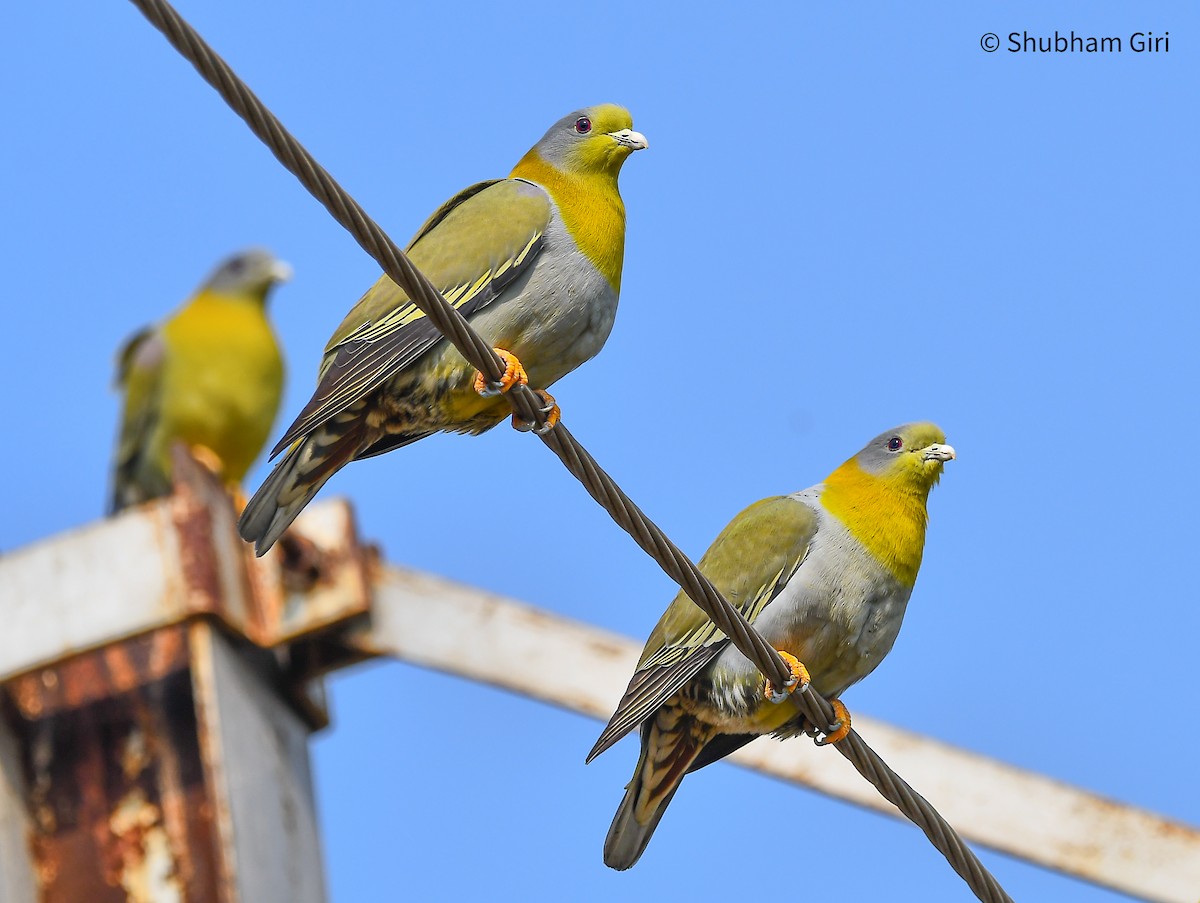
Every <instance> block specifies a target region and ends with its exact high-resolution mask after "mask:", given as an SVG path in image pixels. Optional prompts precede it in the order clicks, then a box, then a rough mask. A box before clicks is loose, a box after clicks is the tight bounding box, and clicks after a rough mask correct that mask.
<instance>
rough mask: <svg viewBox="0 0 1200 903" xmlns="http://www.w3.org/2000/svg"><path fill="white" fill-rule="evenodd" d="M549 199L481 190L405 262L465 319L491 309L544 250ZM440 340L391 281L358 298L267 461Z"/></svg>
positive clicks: (527, 189) (430, 231)
mask: <svg viewBox="0 0 1200 903" xmlns="http://www.w3.org/2000/svg"><path fill="white" fill-rule="evenodd" d="M549 222H550V197H549V195H548V194H547V193H546V192H545V190H544V189H542V188H540V187H538V186H537V185H534V184H532V183H530V182H525V181H522V180H520V179H502V180H497V181H492V182H480V183H479V184H477V185H472V186H471V187H470V188H468V189H466V190H465V191H462V192H459V193H458V194H457V195H455V196H454V197H453V198H451V199H450V200H449V201H447V202H446V203H445V204H443V205H442V206H441V207H440V208H439V209H438V210H437V211H436V212H435V213H434V214H433V216H431V217H430V218H429V219H428V220H427V221H426V222H425V224H424V225H423V226H422V227H421V229H420V230H419V231H418V232H417V234H416V236H415V237H414V238H413V240H412V241H411V242H410V243H409V246H408V256H409V258H410V259H411V260H412V262H413V263H414V264H415V265H416V267H417V269H419V270H420V271H421V272H422V273H424V274H425V275H426V276H427V277H428V278H429V280H430V281H431V282H432V283H433V284H434V285H435V286H436V287H437V289H438V290H439V291H440V292H441V293H442V295H443V296H444V297H445V299H446V300H447V301H449V302H450V303H451V304H452V305H454V306H455V307H456V308H458V310H459V311H460V312H461V313H462V315H463V316H465V317H470V316H471V315H472V314H474V313H476V312H477V311H479V310H481V309H482V308H484V307H486V306H487V305H488V304H490V303H491V302H492V301H494V300H495V299H496V297H497V296H498V295H499V294H500V293H501V292H502V291H503V290H504V287H505V286H506V285H508V284H509V283H510V282H512V280H513V279H515V278H516V277H517V276H518V275H520V274H521V273H523V272H525V271H526V270H527V269H528V268H529V266H530V265H531V264H532V263H533V261H534V259H535V258H536V257H537V255H538V252H539V251H540V250H541V246H542V238H543V236H544V235H545V232H546V228H547V226H548V225H549ZM441 340H442V334H441V333H440V332H438V330H437V328H436V327H435V326H434V325H433V324H432V323H431V322H430V321H429V319H428V318H427V317H426V316H425V314H424V313H422V312H421V311H420V310H419V309H418V308H417V307H416V305H414V304H413V303H412V302H411V301H410V300H409V298H408V295H407V294H406V293H405V292H404V291H403V289H401V288H400V287H399V286H398V285H396V284H395V283H394V282H392V280H391V279H389V278H388V277H387V276H382V277H380V279H379V281H378V282H376V283H375V285H374V286H372V288H371V289H370V290H369V291H368V292H367V293H366V294H365V295H363V296H362V298H361V299H360V300H359V302H358V303H357V304H356V305H355V306H354V308H353V309H352V310H351V311H350V313H349V314H347V316H346V318H345V319H344V320H343V321H342V324H341V325H340V326H339V327H338V328H337V330H336V331H335V332H334V334H333V337H332V338H331V339H330V340H329V344H328V346H326V349H325V357H324V360H323V361H322V363H321V373H320V378H319V380H318V384H317V390H316V392H314V393H313V397H312V399H310V400H309V402H308V404H307V405H306V406H305V407H304V410H303V411H301V412H300V415H299V416H298V417H297V418H296V421H295V422H294V423H293V424H292V425H291V426H290V427H289V428H288V430H287V432H286V433H284V436H283V438H282V439H281V440H280V441H279V444H278V445H276V446H275V449H274V450H273V451H272V452H271V456H272V457H274V456H275V455H277V454H279V452H280V451H282V450H283V449H285V448H287V447H288V446H290V445H291V444H292V443H293V442H294V441H295V440H296V439H298V438H300V437H301V436H303V435H306V434H307V433H309V432H311V431H312V430H314V429H316V428H317V427H318V426H320V425H321V424H322V423H324V422H325V421H327V420H328V419H329V418H331V417H333V416H334V415H336V414H338V413H339V412H341V411H343V410H345V409H346V408H347V407H349V406H350V405H351V404H353V403H354V402H356V401H358V400H359V399H361V398H362V397H363V396H365V395H366V394H367V393H369V392H371V391H372V390H374V389H375V388H376V387H378V386H379V385H380V384H381V383H383V382H384V380H386V379H387V378H388V377H390V376H393V375H394V374H396V373H398V372H399V371H401V370H403V369H404V368H405V367H408V366H409V365H411V364H412V363H413V362H414V361H416V360H417V358H419V357H420V356H421V355H422V354H424V353H425V352H426V351H428V350H429V349H430V348H432V347H433V346H434V345H436V344H437V343H438V342H440V341H441Z"/></svg>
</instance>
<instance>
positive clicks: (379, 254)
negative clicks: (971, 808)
mask: <svg viewBox="0 0 1200 903" xmlns="http://www.w3.org/2000/svg"><path fill="white" fill-rule="evenodd" d="M130 2H132V3H133V4H134V5H135V6H136V7H137V8H138V9H139V10H140V11H141V12H142V14H143V15H144V16H145V17H146V18H147V19H148V20H149V21H150V22H151V23H152V24H153V25H154V26H155V27H156V28H157V29H158V30H159V31H161V32H162V33H163V35H164V36H165V37H166V38H167V40H168V41H169V42H170V44H171V45H172V46H173V47H174V48H175V49H176V50H177V51H179V53H180V54H181V55H182V56H183V57H184V58H185V59H187V60H188V61H189V62H190V63H191V64H192V65H193V66H194V67H195V68H196V71H197V72H199V73H200V76H201V77H202V78H203V79H204V80H205V81H206V82H208V83H209V84H210V85H212V87H213V88H214V89H216V91H217V93H219V94H220V95H221V97H222V98H223V99H224V100H225V102H226V103H227V104H229V106H230V107H231V108H232V109H233V110H234V112H236V113H237V114H238V115H239V116H240V117H241V118H242V119H243V120H244V121H245V123H246V124H247V125H248V126H249V127H250V130H251V131H252V132H254V134H255V135H256V136H257V137H258V138H259V140H261V141H262V142H263V144H265V145H266V146H267V147H268V149H269V150H270V151H271V153H272V154H274V155H275V158H276V159H277V160H279V162H280V163H281V164H283V166H284V167H285V168H286V169H287V170H288V171H289V172H291V173H292V174H293V175H295V176H296V178H297V179H299V180H300V183H301V184H302V185H303V186H304V187H305V188H306V189H307V190H308V191H309V193H310V194H312V195H313V197H315V198H316V199H317V200H318V201H320V202H321V204H322V205H323V206H324V207H325V209H326V210H328V211H329V213H330V215H331V216H332V217H333V218H334V219H335V220H336V221H337V222H338V223H339V224H341V225H342V227H343V228H345V229H346V231H348V232H349V233H350V234H351V236H353V238H354V239H355V241H357V242H358V244H359V245H360V246H361V247H362V248H363V250H364V251H366V252H367V253H368V254H370V255H371V257H373V258H374V259H375V260H376V262H378V263H379V265H380V266H381V267H382V268H383V271H384V272H385V273H387V275H388V276H389V277H390V278H391V279H392V281H394V282H395V283H396V284H397V285H399V286H400V287H401V288H403V289H404V290H405V292H407V293H408V296H409V298H410V300H411V301H412V302H413V303H414V304H415V305H416V306H417V307H419V308H420V309H421V311H422V312H424V313H425V315H426V316H428V317H429V319H430V320H431V321H432V322H433V324H434V325H435V326H437V328H438V329H439V330H440V331H441V332H442V334H443V335H445V336H446V338H447V339H448V340H449V341H450V342H451V343H452V344H453V345H454V346H455V348H457V349H458V350H459V352H460V353H461V354H462V355H463V357H464V358H466V360H467V361H468V362H469V363H470V364H471V365H472V366H473V367H476V368H477V369H478V370H480V371H481V372H482V373H483V374H484V375H485V376H486V377H487V378H488V379H489V380H492V381H498V380H499V379H500V377H501V376H502V374H503V372H504V363H503V361H501V360H500V358H499V356H498V355H497V354H496V353H495V352H494V351H493V350H492V348H491V346H490V345H488V343H487V342H485V341H484V340H483V339H482V338H481V337H480V336H479V334H478V333H476V332H475V330H474V329H472V328H471V326H470V324H468V323H467V321H466V319H465V318H464V317H463V316H462V314H461V313H459V312H458V311H457V310H456V309H454V308H453V307H451V306H450V305H449V304H448V303H447V302H446V300H445V299H444V298H443V297H442V296H441V294H440V293H439V292H438V290H437V288H436V287H434V285H433V284H432V283H431V282H429V280H428V279H426V278H425V276H424V275H423V274H422V273H421V272H420V271H419V270H417V268H416V267H414V266H413V265H412V263H411V262H410V261H409V259H408V257H407V256H406V255H405V254H404V252H403V251H401V250H400V248H399V247H397V245H396V244H395V243H394V242H393V241H392V240H391V238H389V237H388V235H387V233H385V232H384V231H383V229H381V228H380V227H379V225H378V224H377V223H376V222H375V221H374V220H373V219H372V218H371V217H370V216H368V215H367V212H366V211H365V210H364V209H363V208H362V207H361V206H360V205H359V204H358V202H357V201H355V200H354V198H352V197H351V196H350V195H349V194H348V193H347V192H346V191H345V189H343V188H342V187H341V186H340V185H339V184H338V183H337V181H336V180H335V179H334V178H333V176H331V175H330V174H329V173H328V172H327V171H326V170H325V168H324V167H322V166H321V165H320V164H319V163H318V162H317V161H316V159H315V158H314V157H313V156H312V155H311V154H310V153H309V152H308V151H307V150H306V149H305V148H304V147H303V146H302V145H301V144H300V142H299V141H297V140H296V138H294V137H293V136H292V135H291V133H289V132H288V131H287V129H285V128H284V127H283V124H282V123H281V122H280V121H279V120H278V119H277V118H276V117H275V115H274V114H273V113H271V111H270V110H268V109H267V108H266V106H265V105H263V103H262V102H261V101H260V100H259V99H258V98H257V97H256V96H255V94H254V93H253V92H252V91H251V90H250V88H249V87H247V86H246V84H245V83H244V82H243V81H242V80H241V79H240V78H238V76H237V75H236V74H235V73H234V72H233V70H232V69H231V68H230V67H229V65H228V64H227V63H226V62H225V61H224V60H223V59H221V57H220V56H218V55H217V53H216V52H215V51H214V50H213V49H212V48H211V47H209V45H208V44H207V43H206V42H205V41H204V39H203V38H201V37H200V35H199V34H197V33H196V31H195V30H194V29H193V28H192V27H191V26H190V25H189V24H188V23H187V22H186V21H185V20H184V19H183V17H182V16H180V15H179V13H178V12H176V10H175V9H174V8H173V7H172V6H171V5H170V4H169V3H167V2H166V0H130ZM506 397H507V398H508V399H509V403H510V404H511V405H512V408H513V410H514V412H515V413H516V414H518V415H519V416H520V418H521V419H522V420H525V421H527V422H531V423H535V424H537V425H539V426H540V425H542V424H543V423H544V422H545V414H544V412H543V411H542V410H541V407H542V402H541V400H540V399H539V398H538V396H537V395H535V394H534V393H533V391H532V390H531V389H529V388H528V387H527V386H515V387H513V389H511V390H510V391H509V392H508V393H506ZM541 439H542V441H543V442H544V443H545V444H546V446H547V447H549V448H550V450H551V451H553V452H554V453H555V454H556V455H557V456H558V457H559V459H560V460H561V461H562V462H563V464H564V465H565V466H566V468H567V470H569V471H570V472H571V474H572V475H574V476H575V477H576V479H578V480H579V481H580V482H581V483H582V484H583V485H584V487H585V488H586V489H587V491H588V493H589V494H590V495H591V496H592V498H594V499H595V500H596V501H597V502H598V503H599V504H600V505H601V506H602V507H603V508H604V509H605V510H606V511H607V512H608V514H609V515H610V516H611V517H612V519H613V520H614V521H616V523H617V524H618V525H619V526H620V527H621V528H622V529H624V530H625V531H626V532H627V533H629V535H630V536H632V537H633V539H634V541H635V542H636V543H637V544H638V545H639V546H640V547H641V548H642V549H643V550H644V551H645V552H646V553H647V554H648V555H650V557H651V558H653V559H654V560H655V561H656V562H657V563H658V564H659V566H660V567H662V569H663V571H665V572H666V574H667V575H668V576H669V577H670V578H671V579H672V580H674V581H675V582H676V583H678V584H679V586H680V587H681V588H682V589H683V590H684V592H686V593H687V595H688V596H689V598H691V599H692V601H693V602H695V603H696V605H698V606H699V607H700V608H701V609H702V610H703V611H704V613H705V614H706V615H708V617H709V618H711V619H712V621H713V623H714V624H716V626H717V627H718V628H720V630H721V631H722V632H724V633H725V635H726V636H728V637H729V639H730V641H731V642H732V643H733V644H734V645H735V646H736V647H737V648H738V649H739V650H740V651H741V652H742V654H743V655H745V656H746V657H747V658H748V659H749V660H750V661H751V662H753V663H754V664H755V666H756V667H757V668H758V669H759V670H760V671H761V672H762V673H763V674H764V675H765V676H766V677H768V678H769V679H770V680H771V681H772V682H773V683H774V684H775V685H776V686H782V685H783V684H786V683H787V682H788V680H789V679H790V677H791V672H790V670H789V669H788V667H787V666H786V665H785V664H784V662H783V659H782V658H781V657H780V656H779V653H778V652H777V651H776V650H775V649H774V648H773V647H772V646H771V645H770V644H769V643H768V642H767V641H766V640H764V639H763V638H762V636H761V635H760V634H759V633H758V631H756V630H755V629H754V628H753V627H751V626H750V624H749V622H747V621H746V619H745V617H744V616H743V615H742V613H741V612H739V611H738V610H737V609H736V608H734V607H733V606H732V605H731V604H730V603H729V602H728V601H727V600H726V599H725V598H724V597H723V596H722V595H721V593H720V592H719V591H718V590H717V589H716V587H714V586H713V585H712V583H711V582H710V581H709V580H708V578H707V577H705V576H704V575H703V574H702V573H700V570H699V569H698V568H697V567H696V565H695V564H693V563H692V561H691V560H690V559H689V558H688V557H687V556H686V555H684V554H683V552H682V551H680V550H679V548H678V547H677V546H676V545H675V544H674V543H673V542H671V540H670V539H669V538H667V536H666V534H664V533H663V532H662V530H660V529H659V528H658V526H657V525H655V524H654V523H653V522H652V521H651V520H650V519H649V518H648V517H646V515H645V514H644V513H643V512H642V511H641V509H640V508H638V506H637V505H635V504H634V503H633V501H632V500H631V499H630V498H629V496H627V495H626V494H625V493H624V492H623V491H622V490H621V488H620V487H619V486H618V485H617V484H616V482H615V481H614V480H613V479H612V477H610V476H609V475H608V474H607V473H606V472H605V471H604V469H603V468H602V467H600V465H599V464H598V463H596V460H595V459H594V458H593V457H592V456H591V455H590V454H589V453H588V452H587V450H586V449H585V448H584V447H583V446H582V445H580V444H579V442H578V441H577V440H576V439H575V437H574V436H572V435H571V433H570V432H569V431H568V430H567V428H566V426H565V425H564V424H563V423H562V422H561V421H560V422H559V423H558V425H557V426H555V427H554V428H553V429H551V430H549V431H548V432H545V433H544V434H542V435H541ZM792 698H793V700H794V704H795V705H797V706H798V707H799V708H800V710H801V711H802V712H803V713H804V715H805V717H806V718H807V719H808V721H809V723H811V724H813V725H814V726H815V727H816V728H818V729H820V730H822V731H828V730H831V729H832V726H833V720H834V714H833V707H832V706H831V705H830V704H829V702H828V701H826V700H825V699H823V698H822V697H821V696H820V695H819V694H817V693H816V692H815V691H814V690H812V689H811V688H808V689H806V690H805V691H803V692H799V693H796V694H793V697H792ZM836 746H837V749H838V750H839V751H840V752H841V753H842V755H844V756H845V757H846V758H847V759H849V760H850V762H851V763H852V764H853V765H854V767H855V768H856V769H858V771H859V773H860V774H862V775H863V777H865V778H866V779H867V780H869V781H870V782H871V783H872V784H874V785H875V787H876V788H877V789H878V790H879V792H880V794H882V795H883V797H884V798H885V799H887V800H889V801H890V802H892V803H893V804H894V805H895V806H896V807H897V808H898V809H900V811H901V812H903V813H904V814H905V815H906V816H907V817H908V818H909V819H910V820H911V821H912V822H913V823H914V824H915V825H917V826H918V827H919V828H921V830H922V831H924V832H925V835H926V836H927V837H928V838H929V840H930V841H931V842H932V843H933V845H934V846H935V847H936V848H937V849H938V850H939V851H941V852H942V854H943V855H944V856H946V858H947V860H948V861H949V862H950V865H951V866H952V867H953V868H954V870H955V871H956V872H958V874H959V875H961V876H962V878H963V879H964V880H965V881H966V882H967V884H968V885H969V886H970V888H971V890H972V891H974V893H975V895H976V897H978V898H979V899H980V900H982V901H985V903H1012V900H1011V898H1010V897H1009V896H1008V894H1006V893H1005V892H1004V889H1003V888H1001V887H1000V884H999V883H998V882H997V881H996V879H995V878H994V877H993V876H992V875H991V874H990V873H989V872H988V871H987V869H985V868H984V867H983V865H982V863H980V862H979V860H978V858H977V857H976V856H975V854H974V852H973V851H972V850H971V849H970V848H969V847H967V845H966V844H965V843H964V842H963V840H962V838H961V837H959V836H958V834H957V832H955V830H954V829H953V828H952V827H951V826H950V825H949V823H947V822H946V820H945V819H943V818H942V817H941V815H939V814H938V812H937V810H936V809H934V808H933V806H932V805H930V804H929V803H928V802H927V801H926V800H925V799H924V797H922V796H921V795H920V794H918V793H917V792H916V791H914V790H913V789H912V788H911V787H909V785H908V784H907V783H905V782H904V781H903V780H902V779H901V778H900V777H899V776H898V775H897V774H896V773H895V772H893V771H892V770H891V769H890V768H889V767H888V766H887V763H885V762H884V761H883V759H881V758H880V757H879V755H878V754H877V753H875V751H874V750H872V749H871V748H870V747H869V746H868V745H867V744H866V742H865V741H864V740H863V739H862V738H861V737H860V736H859V735H858V734H857V733H856V732H854V731H851V732H850V734H849V735H848V736H847V737H846V738H845V739H844V740H842V741H841V742H839V743H838V744H836Z"/></svg>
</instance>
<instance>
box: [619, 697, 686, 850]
mask: <svg viewBox="0 0 1200 903" xmlns="http://www.w3.org/2000/svg"><path fill="white" fill-rule="evenodd" d="M706 741H707V732H706V731H705V730H704V729H703V727H702V726H701V725H700V724H699V723H698V722H697V721H696V720H695V719H693V718H691V717H690V716H688V715H686V714H684V713H683V712H682V711H681V710H679V709H676V708H671V707H664V708H662V709H660V710H659V711H658V713H657V714H656V715H655V716H654V718H652V719H650V720H648V721H647V722H646V723H645V724H644V725H643V727H642V753H641V755H640V756H639V757H638V763H637V768H635V769H634V772H633V778H632V779H631V780H630V782H629V783H628V784H627V785H626V787H625V797H624V799H622V800H621V805H620V806H618V807H617V814H616V815H615V816H614V817H613V822H612V825H611V827H609V829H608V836H607V837H606V838H605V840H604V864H605V865H607V866H608V867H609V868H614V869H618V870H621V871H623V870H625V869H627V868H630V867H632V866H633V864H634V863H636V862H637V861H638V859H639V858H641V855H642V853H643V852H645V849H646V845H647V844H648V843H650V838H651V837H652V836H653V835H654V829H655V828H657V827H658V823H659V820H660V819H662V817H663V813H664V812H666V810H667V806H668V805H669V804H670V802H671V798H672V797H674V796H675V791H676V790H678V789H679V782H680V781H682V780H683V776H684V775H685V774H687V773H688V770H689V769H690V767H691V764H692V762H693V761H695V759H696V756H698V755H699V754H700V751H701V750H702V749H703V748H704V744H705V742H706Z"/></svg>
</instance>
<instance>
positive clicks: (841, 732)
mask: <svg viewBox="0 0 1200 903" xmlns="http://www.w3.org/2000/svg"><path fill="white" fill-rule="evenodd" d="M830 705H832V706H833V719H834V720H833V724H831V725H829V726H830V727H832V728H833V730H832V731H830V732H829V733H828V734H826V735H825V736H824V737H818V738H817V739H816V740H815V741H814V742H815V743H816V744H817V746H828V745H829V744H830V743H837V742H838V741H839V740H845V739H846V737H847V736H848V735H849V734H850V712H849V711H848V710H847V709H846V706H845V705H844V704H843V703H842V701H841V700H840V699H834V700H832V701H831V702H830Z"/></svg>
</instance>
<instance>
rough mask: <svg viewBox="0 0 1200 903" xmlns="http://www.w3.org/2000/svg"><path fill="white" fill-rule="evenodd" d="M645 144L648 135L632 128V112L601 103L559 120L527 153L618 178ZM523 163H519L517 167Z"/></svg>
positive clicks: (559, 165)
mask: <svg viewBox="0 0 1200 903" xmlns="http://www.w3.org/2000/svg"><path fill="white" fill-rule="evenodd" d="M644 147H646V137H645V136H644V135H643V134H641V133H640V132H635V131H634V130H633V117H631V116H630V115H629V111H628V110H626V109H625V108H624V107H619V106H617V105H616V104H611V103H602V104H598V105H597V106H594V107H584V108H583V109H582V110H576V111H575V112H574V113H569V114H568V115H566V116H564V117H563V118H562V119H560V120H558V122H556V123H554V125H552V126H551V127H550V130H549V131H548V132H546V134H545V135H544V136H542V140H541V141H539V142H538V143H537V144H535V145H534V146H533V147H532V148H531V149H530V151H529V153H528V154H526V155H525V156H526V158H528V157H529V156H530V155H536V156H538V157H539V158H540V159H541V160H543V161H545V162H546V163H549V164H550V165H551V166H553V167H555V168H556V169H560V170H562V171H563V172H567V173H572V174H574V175H593V174H595V175H600V174H603V175H607V176H610V177H611V178H613V179H615V178H616V176H617V173H618V172H620V171H621V164H623V163H624V162H625V161H626V159H628V157H629V155H630V154H632V153H633V152H634V151H636V150H642V149H643V148H644ZM524 162H525V161H524V160H522V163H524ZM520 166H521V164H520V163H518V164H517V168H518V169H519V168H520ZM514 174H515V172H514Z"/></svg>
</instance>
